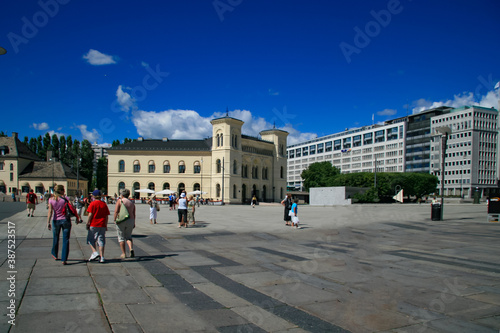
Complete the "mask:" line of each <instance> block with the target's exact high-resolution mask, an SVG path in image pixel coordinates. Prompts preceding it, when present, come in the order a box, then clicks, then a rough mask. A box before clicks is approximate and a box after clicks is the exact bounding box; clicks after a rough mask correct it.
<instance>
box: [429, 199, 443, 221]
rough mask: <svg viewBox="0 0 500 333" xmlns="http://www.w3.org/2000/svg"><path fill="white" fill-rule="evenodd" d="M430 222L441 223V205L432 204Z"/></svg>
mask: <svg viewBox="0 0 500 333" xmlns="http://www.w3.org/2000/svg"><path fill="white" fill-rule="evenodd" d="M431 220H432V221H441V204H440V203H434V204H432V205H431Z"/></svg>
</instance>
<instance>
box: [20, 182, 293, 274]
mask: <svg viewBox="0 0 500 333" xmlns="http://www.w3.org/2000/svg"><path fill="white" fill-rule="evenodd" d="M129 197H130V190H128V189H121V190H120V195H119V196H118V195H115V197H114V200H113V201H112V203H113V204H115V210H114V214H113V222H114V223H115V224H116V231H117V236H118V243H119V246H120V249H121V252H122V253H121V255H120V257H121V258H122V259H125V258H127V251H126V247H127V246H128V250H129V257H130V258H134V257H135V253H134V247H133V240H132V231H133V229H134V228H135V226H136V207H135V201H134V200H131V199H130V198H129ZM108 199H109V197H104V196H103V195H102V192H101V191H100V190H98V189H95V190H94V191H93V192H92V193H89V194H88V196H87V197H84V196H83V195H80V196H76V197H74V199H70V198H69V197H68V196H67V195H66V193H65V188H64V186H63V185H57V186H56V187H55V189H54V192H53V193H51V194H47V193H46V194H45V195H44V196H42V197H41V198H40V201H45V202H46V205H47V210H48V214H47V228H48V230H51V231H52V235H53V242H52V251H51V252H52V257H53V258H54V259H55V260H61V262H62V264H63V265H66V264H67V260H68V256H69V248H70V246H69V240H70V234H71V228H72V218H74V219H75V223H77V224H79V223H82V222H83V218H82V216H84V217H85V216H86V217H87V222H86V228H87V244H88V245H89V246H90V249H91V255H90V258H89V259H88V261H95V260H98V261H99V262H101V263H104V262H105V261H106V260H105V259H104V258H105V245H106V231H107V230H108V223H109V216H110V214H111V213H110V211H109V208H108V204H109V203H110V202H109V200H108ZM159 201H160V200H158V199H157V198H156V196H155V195H153V196H151V197H150V198H149V199H148V200H147V204H148V205H149V220H150V223H151V224H157V223H158V222H157V219H158V212H159V211H160V207H161V205H160V202H159ZM168 202H169V206H170V210H171V211H175V210H177V219H178V228H182V227H184V228H187V227H188V226H189V225H190V224H191V225H194V224H195V223H196V219H195V211H196V207H199V206H200V204H202V205H203V204H207V203H209V202H210V199H205V200H204V199H202V198H200V197H199V196H196V197H195V196H193V195H187V194H186V192H185V191H181V193H180V195H179V197H177V196H176V195H175V194H172V195H170V196H169V197H168ZM256 203H257V198H256V197H255V196H253V197H252V200H251V205H252V207H254V208H255V205H256ZM26 204H27V210H28V217H32V216H34V215H33V214H34V211H35V208H36V205H37V204H38V197H37V196H36V195H35V194H34V193H33V190H30V192H29V193H28V194H27V196H26ZM281 204H282V205H283V206H284V221H285V225H287V226H292V227H295V228H297V229H300V228H301V227H300V226H299V218H298V206H297V204H298V200H297V199H296V200H292V196H291V195H290V194H288V195H287V196H286V197H285V198H284V199H283V200H282V201H281ZM61 233H62V250H61V256H60V257H59V242H60V236H61Z"/></svg>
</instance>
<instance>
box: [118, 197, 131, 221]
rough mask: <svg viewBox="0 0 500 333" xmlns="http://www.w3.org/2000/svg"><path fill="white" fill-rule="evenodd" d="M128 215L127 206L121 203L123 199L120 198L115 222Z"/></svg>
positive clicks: (122, 219)
mask: <svg viewBox="0 0 500 333" xmlns="http://www.w3.org/2000/svg"><path fill="white" fill-rule="evenodd" d="M129 217H130V214H129V212H128V209H127V207H125V205H124V204H123V201H122V200H121V199H120V211H119V212H118V216H117V217H116V223H120V222H123V221H125V220H127V219H128V218H129Z"/></svg>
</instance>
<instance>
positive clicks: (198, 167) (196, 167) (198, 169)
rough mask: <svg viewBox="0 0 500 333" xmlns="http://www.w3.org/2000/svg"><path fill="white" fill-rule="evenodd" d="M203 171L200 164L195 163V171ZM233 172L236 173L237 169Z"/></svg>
mask: <svg viewBox="0 0 500 333" xmlns="http://www.w3.org/2000/svg"><path fill="white" fill-rule="evenodd" d="M200 172H201V166H200V165H195V166H194V173H200ZM233 173H236V171H234V172H233Z"/></svg>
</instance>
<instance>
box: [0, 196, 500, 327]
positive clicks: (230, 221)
mask: <svg viewBox="0 0 500 333" xmlns="http://www.w3.org/2000/svg"><path fill="white" fill-rule="evenodd" d="M109 207H110V210H111V211H113V210H114V206H113V205H110V206H109ZM24 208H25V205H24V204H23V203H7V202H0V218H1V221H0V227H1V231H0V238H1V240H0V254H1V256H0V258H1V260H0V263H1V266H0V277H1V279H0V290H1V294H0V303H1V308H2V322H1V323H0V332H9V331H10V332H16V333H19V332H30V333H31V332H75V333H76V332H93V333H98V332H120V333H121V332H147V333H152V332H293V333H298V332H409V333H411V332H454V333H455V332H499V330H500V225H499V224H498V223H491V222H487V221H486V220H487V218H486V217H487V215H486V205H485V204H481V205H473V204H461V205H460V204H448V205H445V207H444V219H445V220H444V221H431V220H430V214H431V212H430V210H431V209H430V205H417V204H404V205H402V204H378V205H352V206H337V207H313V206H299V217H300V221H301V226H302V229H298V230H297V229H294V228H291V227H287V226H285V225H284V222H283V221H282V219H283V209H282V207H281V206H280V205H276V204H267V205H266V204H262V205H259V206H257V207H256V208H252V207H251V206H239V205H226V206H202V207H200V208H198V209H197V211H196V220H197V222H196V225H194V226H190V227H189V228H178V227H177V212H176V211H169V209H168V207H167V206H164V205H162V206H161V211H160V212H159V217H158V224H156V225H152V224H150V223H149V220H148V217H149V211H148V209H149V206H147V205H144V204H138V205H137V212H138V219H137V222H136V225H137V227H136V229H135V230H134V248H135V254H136V258H127V259H124V260H122V259H120V253H121V252H120V250H119V246H118V243H117V237H116V228H115V226H114V224H110V227H109V228H108V232H107V236H108V237H107V244H106V255H105V257H106V262H105V263H102V264H101V263H98V262H91V263H89V262H87V261H86V259H87V258H88V257H89V256H90V253H91V252H90V248H89V246H88V245H86V235H87V231H86V229H85V225H75V224H73V229H72V235H71V250H70V255H69V261H68V265H66V266H63V265H62V264H61V262H60V261H55V260H53V259H52V257H51V255H50V249H51V245H52V234H51V232H49V231H48V230H47V228H46V218H47V217H46V214H47V211H46V209H45V205H44V204H40V205H38V206H37V209H36V211H35V217H27V212H26V211H25V210H24ZM14 233H15V235H16V238H15V246H16V247H15V250H14V251H12V249H13V247H12V244H14V242H13V241H11V242H9V235H12V234H14ZM10 240H12V238H10ZM9 249H11V252H10V258H9V253H8V251H9ZM8 259H10V261H9V260H8ZM14 307H15V309H16V310H15V311H14V310H13V309H9V308H14ZM6 315H7V316H6ZM9 321H10V322H11V323H15V325H11V324H9Z"/></svg>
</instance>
